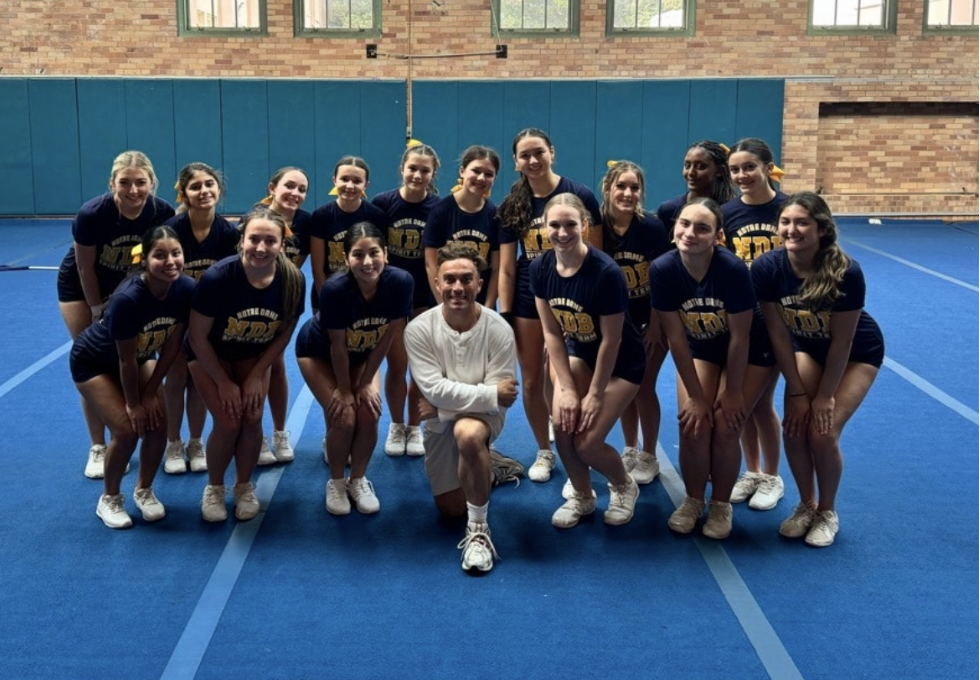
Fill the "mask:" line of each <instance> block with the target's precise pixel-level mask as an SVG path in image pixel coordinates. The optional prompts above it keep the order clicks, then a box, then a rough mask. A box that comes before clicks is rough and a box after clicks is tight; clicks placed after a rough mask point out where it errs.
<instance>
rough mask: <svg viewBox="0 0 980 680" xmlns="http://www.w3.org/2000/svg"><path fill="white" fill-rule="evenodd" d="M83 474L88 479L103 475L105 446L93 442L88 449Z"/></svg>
mask: <svg viewBox="0 0 980 680" xmlns="http://www.w3.org/2000/svg"><path fill="white" fill-rule="evenodd" d="M85 476H86V477H88V478H89V479H102V478H103V477H105V446H103V445H102V444H95V445H93V446H92V448H90V449H89V450H88V462H87V463H85Z"/></svg>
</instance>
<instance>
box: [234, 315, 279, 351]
mask: <svg viewBox="0 0 980 680" xmlns="http://www.w3.org/2000/svg"><path fill="white" fill-rule="evenodd" d="M249 317H260V318H262V319H266V320H256V319H254V318H249ZM281 325H282V321H281V320H280V319H279V314H277V313H276V312H274V311H272V310H271V309H263V308H262V307H250V308H248V309H243V310H241V311H240V312H238V314H236V315H235V316H233V317H228V325H227V326H225V330H224V333H223V335H222V336H221V341H222V342H247V343H253V344H259V345H264V344H268V343H270V342H272V338H273V337H274V336H275V334H276V331H278V330H279V327H280V326H281Z"/></svg>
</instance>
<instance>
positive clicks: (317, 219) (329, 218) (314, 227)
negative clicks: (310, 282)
mask: <svg viewBox="0 0 980 680" xmlns="http://www.w3.org/2000/svg"><path fill="white" fill-rule="evenodd" d="M358 222H370V223H371V224H373V225H374V226H376V227H377V228H378V229H379V230H380V231H381V233H382V234H384V233H387V231H388V218H387V217H386V216H385V214H384V212H383V211H382V210H381V208H379V207H378V206H376V205H374V204H373V203H369V202H368V201H365V200H362V201H361V205H359V206H358V208H357V210H355V211H354V212H351V213H349V212H344V211H343V210H341V208H340V205H339V204H338V203H337V202H336V201H331V202H330V203H326V204H324V205H321V206H320V207H319V208H317V209H316V210H314V211H313V215H312V216H311V219H310V232H309V233H310V236H311V237H314V236H315V237H316V238H319V239H323V242H324V245H325V247H326V261H325V262H324V266H325V267H326V269H325V271H324V272H323V273H324V274H325V275H326V276H328V277H329V276H331V275H333V274H336V273H337V272H342V271H344V270H345V269H347V264H346V263H345V262H344V239H345V238H347V230H348V229H350V228H351V227H353V226H354V225H355V224H357V223H358Z"/></svg>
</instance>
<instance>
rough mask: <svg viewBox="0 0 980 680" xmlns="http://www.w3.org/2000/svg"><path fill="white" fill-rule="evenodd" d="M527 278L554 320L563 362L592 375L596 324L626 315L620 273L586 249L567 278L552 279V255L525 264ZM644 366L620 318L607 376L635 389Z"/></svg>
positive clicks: (598, 338) (639, 345) (635, 337)
mask: <svg viewBox="0 0 980 680" xmlns="http://www.w3.org/2000/svg"><path fill="white" fill-rule="evenodd" d="M529 276H530V283H531V292H532V293H533V294H534V297H536V298H541V299H543V300H545V301H546V302H547V303H548V306H549V307H551V311H552V313H553V314H554V315H555V318H556V319H557V320H558V325H559V326H561V329H562V332H563V333H564V334H565V346H566V347H567V348H568V354H569V356H575V357H579V358H580V359H582V360H584V361H585V362H586V363H587V364H588V365H589V366H590V367H591V368H592V369H593V370H595V366H596V360H597V359H598V356H599V345H600V344H601V343H602V326H601V325H600V318H601V317H603V316H611V315H613V314H619V313H624V314H625V313H626V312H628V309H629V298H628V296H627V291H626V281H625V280H624V279H623V273H622V270H621V269H620V268H619V266H618V265H617V264H616V263H615V262H614V261H613V260H612V258H610V257H609V256H608V255H606V254H605V253H604V252H602V251H600V250H596V249H595V248H593V247H591V246H589V252H588V254H587V255H586V256H585V260H584V261H583V262H582V266H581V267H580V268H579V270H578V271H577V272H575V274H573V275H572V276H568V277H563V276H561V275H559V274H558V270H557V267H556V257H555V253H554V251H553V250H549V251H548V252H546V253H545V254H544V255H542V256H541V257H539V258H537V259H536V260H535V261H534V262H532V263H531V266H530V272H529ZM645 366H646V357H645V354H644V351H643V340H642V339H641V338H640V334H639V332H638V331H637V330H636V329H635V328H634V327H633V325H632V324H630V323H628V322H627V320H626V318H625V316H624V318H623V336H622V342H621V344H620V346H619V354H618V355H617V357H616V365H615V367H614V368H613V372H612V374H613V375H614V376H617V377H620V378H623V379H625V380H628V381H629V382H631V383H635V384H637V385H639V384H640V383H641V382H643V372H644V370H645Z"/></svg>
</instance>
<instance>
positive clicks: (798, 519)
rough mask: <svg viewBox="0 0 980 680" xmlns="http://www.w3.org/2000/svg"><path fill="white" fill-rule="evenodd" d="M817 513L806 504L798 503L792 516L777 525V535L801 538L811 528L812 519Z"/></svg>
mask: <svg viewBox="0 0 980 680" xmlns="http://www.w3.org/2000/svg"><path fill="white" fill-rule="evenodd" d="M816 514H817V511H816V510H814V509H813V508H811V507H809V506H808V505H807V504H806V503H800V504H799V505H797V506H796V507H795V508H793V514H792V515H790V516H789V517H787V518H786V519H784V520H783V523H782V524H780V525H779V534H780V535H781V536H785V537H786V538H803V537H804V536H806V535H807V532H808V531H810V527H811V526H813V518H814V517H815V516H816Z"/></svg>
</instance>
